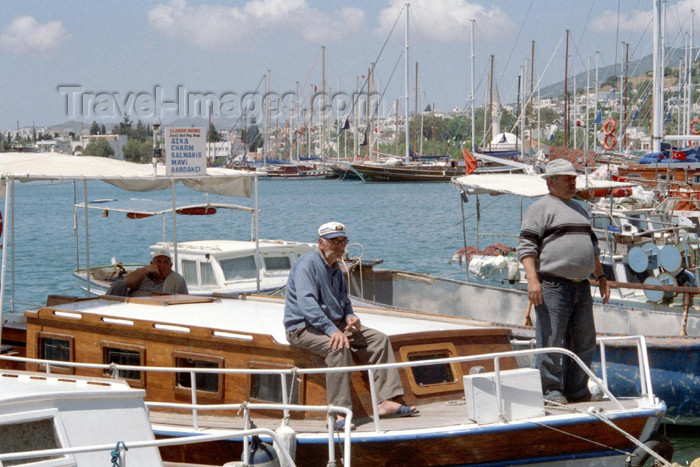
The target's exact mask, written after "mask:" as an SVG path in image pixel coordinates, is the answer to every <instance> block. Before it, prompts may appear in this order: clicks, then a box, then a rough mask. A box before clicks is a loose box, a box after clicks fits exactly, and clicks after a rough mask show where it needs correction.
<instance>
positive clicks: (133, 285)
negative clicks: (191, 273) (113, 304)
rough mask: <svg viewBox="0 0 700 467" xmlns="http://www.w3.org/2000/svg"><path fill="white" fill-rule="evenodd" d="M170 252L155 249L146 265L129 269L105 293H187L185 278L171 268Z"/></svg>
mask: <svg viewBox="0 0 700 467" xmlns="http://www.w3.org/2000/svg"><path fill="white" fill-rule="evenodd" d="M172 267H173V262H172V260H171V259H170V253H168V252H167V251H165V250H159V251H156V252H155V254H154V255H153V259H152V260H151V263H150V264H149V265H148V266H144V267H142V268H139V269H136V270H134V271H131V272H130V273H129V274H127V275H126V276H124V277H123V278H121V279H118V280H117V281H115V282H114V283H113V284H112V286H111V287H110V288H109V290H107V293H106V295H119V296H122V297H147V296H149V295H152V294H154V293H160V294H167V295H174V294H187V293H188V292H187V284H185V279H184V278H183V277H182V276H181V275H180V274H178V273H177V272H175V271H173V270H172Z"/></svg>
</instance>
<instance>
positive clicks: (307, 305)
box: [284, 251, 353, 336]
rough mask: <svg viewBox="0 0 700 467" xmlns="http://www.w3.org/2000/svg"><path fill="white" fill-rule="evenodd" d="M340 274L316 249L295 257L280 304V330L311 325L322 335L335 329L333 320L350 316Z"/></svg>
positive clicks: (350, 312) (346, 295)
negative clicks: (282, 323) (281, 311)
mask: <svg viewBox="0 0 700 467" xmlns="http://www.w3.org/2000/svg"><path fill="white" fill-rule="evenodd" d="M352 314H353V312H352V305H351V304H350V297H348V291H347V286H346V285H345V279H344V278H343V273H342V271H341V270H340V267H339V266H338V263H337V262H336V263H335V264H334V265H333V267H330V266H328V263H326V261H325V260H324V259H323V257H322V256H321V253H320V252H319V251H312V252H309V253H306V254H304V255H302V256H301V257H300V258H299V259H297V260H296V262H295V263H294V265H293V266H292V270H291V271H290V272H289V279H288V280H287V292H286V295H285V304H284V329H285V331H286V332H289V331H292V330H294V329H296V328H299V327H302V326H313V327H315V328H317V329H319V330H321V331H323V332H324V333H325V334H326V335H329V336H330V335H331V334H332V333H334V332H335V331H338V327H337V326H336V325H335V324H334V322H338V321H343V322H344V321H345V318H346V316H348V315H352Z"/></svg>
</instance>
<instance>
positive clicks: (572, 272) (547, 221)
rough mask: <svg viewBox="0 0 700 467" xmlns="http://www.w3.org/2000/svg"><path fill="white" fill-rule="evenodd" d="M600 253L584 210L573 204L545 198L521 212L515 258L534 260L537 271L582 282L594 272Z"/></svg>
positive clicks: (575, 203) (548, 196)
mask: <svg viewBox="0 0 700 467" xmlns="http://www.w3.org/2000/svg"><path fill="white" fill-rule="evenodd" d="M598 254H600V250H599V249H598V240H597V238H596V236H595V234H594V233H593V230H592V229H591V223H590V221H589V220H588V214H587V213H586V210H585V209H584V208H583V206H581V205H580V204H578V203H577V202H576V201H571V200H569V201H565V200H563V199H561V198H557V197H556V196H553V195H551V194H550V195H546V196H544V197H542V198H541V199H539V200H537V201H535V202H534V203H533V204H532V205H531V206H530V207H529V208H528V210H527V212H526V213H525V217H524V219H523V224H522V226H521V230H520V237H519V238H518V247H517V255H518V260H519V261H522V259H523V258H524V257H525V256H534V257H535V266H536V268H537V271H538V272H541V273H544V274H551V275H554V276H559V277H564V278H567V279H585V278H587V277H589V276H590V275H591V274H592V273H593V272H594V271H595V257H596V255H598Z"/></svg>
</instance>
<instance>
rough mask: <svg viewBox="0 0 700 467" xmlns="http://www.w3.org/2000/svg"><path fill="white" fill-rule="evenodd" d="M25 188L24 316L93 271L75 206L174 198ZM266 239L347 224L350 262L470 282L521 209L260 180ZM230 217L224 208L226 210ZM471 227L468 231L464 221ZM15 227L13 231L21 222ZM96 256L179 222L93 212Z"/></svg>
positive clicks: (207, 223) (423, 194)
mask: <svg viewBox="0 0 700 467" xmlns="http://www.w3.org/2000/svg"><path fill="white" fill-rule="evenodd" d="M86 186H87V196H85V194H84V189H83V188H84V185H83V183H82V182H80V183H77V184H73V183H72V182H71V183H61V184H51V183H28V184H21V183H18V184H16V187H15V189H14V196H13V197H11V198H10V199H11V201H12V204H13V205H14V219H13V218H12V217H11V215H10V213H8V212H6V210H5V209H4V208H2V214H3V219H4V222H5V228H4V231H3V235H5V236H8V237H7V240H8V243H9V241H10V240H11V239H12V237H14V244H15V245H16V247H15V248H14V250H12V249H8V251H7V252H6V253H7V255H8V257H7V269H6V283H7V284H8V285H9V283H10V282H11V281H13V282H14V284H15V285H14V289H13V290H11V289H10V288H9V286H8V287H6V288H5V300H4V301H5V310H6V311H7V310H8V309H9V308H10V307H14V310H15V311H22V310H24V309H26V308H28V307H32V306H38V305H40V304H42V303H45V300H46V297H47V296H48V295H49V294H79V293H80V290H79V289H78V288H77V287H76V286H75V285H74V283H73V279H72V276H71V273H72V271H73V270H74V269H75V268H76V265H77V264H79V265H80V266H81V267H84V266H85V265H86V242H85V216H84V212H83V211H82V209H81V210H78V211H77V212H75V210H74V201H77V202H82V201H83V200H84V199H85V198H87V199H88V200H89V201H93V200H97V199H120V200H123V199H128V198H148V199H161V200H162V199H167V200H169V199H170V191H169V190H166V191H161V192H150V193H134V192H125V191H122V190H120V189H118V188H116V187H113V186H111V185H108V184H105V183H101V182H88V183H87V185H86ZM176 193H177V198H178V200H179V201H185V200H187V201H193V202H203V201H205V199H206V198H205V195H203V194H201V193H197V192H194V191H192V190H189V189H187V188H184V187H182V186H178V187H177V188H176ZM209 201H211V202H226V203H233V204H239V205H245V206H250V207H253V206H254V199H252V198H251V199H245V198H226V197H222V196H210V197H209ZM258 203H259V204H258V207H259V209H260V210H261V211H260V219H259V229H260V236H261V237H262V238H268V239H285V240H295V241H307V242H315V241H316V231H317V228H318V226H319V225H321V224H323V223H325V222H328V221H340V222H343V223H345V224H346V225H347V227H348V229H349V234H350V242H351V245H350V246H349V248H348V250H349V254H350V256H362V257H363V258H364V259H381V260H383V263H382V265H381V266H380V267H384V268H390V269H402V270H406V271H411V272H421V273H429V274H433V275H440V276H446V277H451V278H458V279H459V278H464V277H465V274H466V273H465V270H464V266H461V267H460V266H459V265H458V264H457V263H456V262H453V263H452V264H449V263H448V262H449V260H450V259H451V257H452V255H453V254H454V253H455V252H456V251H457V250H459V249H461V248H463V247H464V244H465V237H466V244H467V245H470V246H476V219H477V216H479V217H480V222H479V229H480V233H482V234H484V233H492V234H498V235H497V236H491V237H480V240H479V245H478V246H479V248H481V249H483V248H485V247H486V246H488V245H490V244H493V243H502V244H505V245H508V246H515V237H514V236H509V235H508V234H513V233H515V232H517V231H518V226H519V222H520V214H521V212H522V211H523V210H524V209H526V208H527V205H528V204H529V202H527V201H525V202H524V204H521V202H520V200H519V199H517V198H515V197H510V196H509V197H495V196H480V197H479V200H478V203H477V199H476V197H473V196H472V197H469V200H468V202H467V203H463V202H462V198H461V197H460V195H459V193H458V192H457V190H456V189H455V188H454V187H453V186H452V185H451V184H448V183H434V184H420V183H369V184H365V183H362V182H359V181H341V180H313V181H305V180H261V181H259V182H258ZM222 211H223V210H222ZM463 216H464V218H465V219H466V220H467V222H466V225H467V227H466V229H464V230H463V228H462V218H463ZM13 220H14V229H12V221H13ZM87 222H88V224H89V244H88V245H89V255H90V256H89V258H90V264H91V265H92V266H95V265H101V264H108V263H110V261H112V258H114V259H115V260H116V261H121V262H122V263H140V262H147V261H149V260H150V258H149V248H148V247H149V245H151V244H153V243H155V242H157V241H159V240H162V239H163V238H165V239H166V240H171V239H172V235H173V223H172V219H171V218H170V217H169V216H168V217H166V218H165V219H162V218H161V216H154V217H151V218H145V219H136V220H134V219H127V218H126V217H125V215H123V214H115V213H112V214H110V216H109V217H103V215H102V213H101V211H99V210H91V211H90V213H89V214H88V219H87ZM250 235H251V222H250V216H249V215H248V214H246V213H242V212H228V211H226V212H220V213H218V214H216V215H213V216H178V219H177V239H178V241H185V240H195V239H197V240H202V239H221V238H231V239H246V240H247V239H249V238H250ZM668 435H669V437H670V438H671V439H672V441H673V443H674V446H675V450H676V454H675V455H674V461H675V462H678V463H680V464H681V465H688V463H689V461H692V460H693V459H695V458H696V457H700V428H691V429H683V430H680V429H678V428H676V427H668Z"/></svg>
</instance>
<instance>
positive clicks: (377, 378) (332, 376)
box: [287, 326, 403, 409]
mask: <svg viewBox="0 0 700 467" xmlns="http://www.w3.org/2000/svg"><path fill="white" fill-rule="evenodd" d="M345 335H346V336H348V339H349V340H350V348H349V349H348V348H346V347H344V348H342V349H337V350H332V349H331V348H330V347H329V345H328V344H329V342H330V337H328V336H327V335H326V334H324V333H323V332H322V331H320V330H318V329H316V328H314V327H313V326H306V327H300V328H297V329H294V330H292V331H290V332H288V333H287V340H288V341H289V343H290V344H291V345H292V346H294V347H300V348H302V349H306V350H308V351H310V352H313V353H314V354H316V355H319V356H321V357H323V358H324V359H325V361H326V366H328V367H330V368H333V367H341V366H352V365H354V361H353V356H354V357H355V360H356V361H357V363H358V364H360V365H367V364H377V363H393V362H395V360H394V352H393V350H392V348H391V342H390V341H389V337H388V336H387V335H386V334H384V333H382V332H379V331H377V330H375V329H370V328H367V327H364V326H361V327H360V330H359V331H356V332H354V333H350V332H346V333H345ZM350 377H351V373H349V372H343V373H327V374H326V399H327V401H328V404H330V405H337V406H340V407H345V408H348V409H352V399H351V397H350ZM374 384H375V388H376V390H377V397H378V400H379V401H380V402H382V401H385V400H387V399H392V398H394V397H398V396H402V395H403V386H402V385H401V377H400V376H399V372H398V370H397V369H395V368H391V369H388V370H381V371H376V372H375V373H374Z"/></svg>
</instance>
